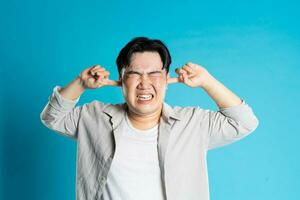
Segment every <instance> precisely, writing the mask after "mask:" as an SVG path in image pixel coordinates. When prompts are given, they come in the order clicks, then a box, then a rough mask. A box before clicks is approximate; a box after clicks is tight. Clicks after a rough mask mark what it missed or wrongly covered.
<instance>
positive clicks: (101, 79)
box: [79, 65, 121, 89]
mask: <svg viewBox="0 0 300 200" xmlns="http://www.w3.org/2000/svg"><path fill="white" fill-rule="evenodd" d="M109 74H110V73H109V71H106V70H105V68H104V67H102V66H101V65H94V66H92V67H89V68H87V69H85V70H83V71H82V72H81V73H80V74H79V78H80V81H81V84H82V86H83V87H84V88H89V89H95V88H100V87H102V86H105V85H111V86H121V82H120V81H114V80H110V79H109Z"/></svg>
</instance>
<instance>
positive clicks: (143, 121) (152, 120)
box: [127, 109, 162, 130]
mask: <svg viewBox="0 0 300 200" xmlns="http://www.w3.org/2000/svg"><path fill="white" fill-rule="evenodd" d="M161 112H162V111H161V110H160V111H158V112H155V113H153V114H150V115H138V114H136V113H134V112H132V111H130V110H129V109H128V112H127V113H128V118H129V120H130V122H131V124H132V125H133V127H134V128H137V129H140V130H147V129H150V128H153V127H154V126H156V125H157V124H158V123H159V119H160V116H161Z"/></svg>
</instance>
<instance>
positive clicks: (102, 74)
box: [95, 71, 110, 77]
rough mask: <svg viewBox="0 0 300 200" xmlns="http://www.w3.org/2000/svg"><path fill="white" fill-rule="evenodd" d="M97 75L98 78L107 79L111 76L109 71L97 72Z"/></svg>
mask: <svg viewBox="0 0 300 200" xmlns="http://www.w3.org/2000/svg"><path fill="white" fill-rule="evenodd" d="M95 74H96V75H97V76H103V77H107V76H109V74H110V73H109V72H108V71H96V72H95Z"/></svg>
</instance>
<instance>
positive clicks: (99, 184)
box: [40, 86, 258, 200]
mask: <svg viewBox="0 0 300 200" xmlns="http://www.w3.org/2000/svg"><path fill="white" fill-rule="evenodd" d="M59 88H60V86H55V87H54V89H53V93H52V95H51V96H50V97H49V102H48V103H47V104H46V106H45V108H44V109H43V111H42V112H41V115H40V117H41V121H42V122H43V124H44V125H45V126H47V127H48V128H50V129H52V130H54V131H56V132H58V133H60V134H63V135H65V136H69V137H71V138H73V139H76V140H77V168H76V170H77V171H76V199H77V200H91V199H93V200H100V199H101V196H102V192H103V187H104V185H105V184H106V178H107V174H108V171H109V168H110V165H111V162H112V159H113V156H114V151H115V138H116V137H119V135H120V132H121V128H120V126H119V125H120V124H121V122H122V120H124V119H125V109H126V104H125V103H123V104H116V105H114V104H105V103H102V102H100V101H98V100H94V101H92V102H90V103H86V104H84V105H82V106H76V104H77V102H78V101H79V98H80V97H78V99H76V100H73V101H72V100H68V99H65V98H63V97H62V96H61V95H60V93H59V92H58V89H59ZM257 126H258V120H257V118H256V116H255V115H254V113H253V112H252V109H251V107H250V106H249V105H248V104H247V103H245V101H244V100H243V103H242V104H241V105H238V106H233V107H230V108H225V109H221V110H219V111H217V112H216V111H211V110H206V109H201V108H199V107H177V106H176V107H173V108H172V107H171V106H169V105H168V104H166V103H164V105H163V112H162V117H161V119H160V123H159V134H158V144H157V148H158V158H159V164H160V169H161V178H162V182H163V186H164V195H165V197H166V199H168V200H208V199H209V184H208V174H207V163H206V162H207V161H206V156H207V150H210V149H213V148H216V147H220V146H224V145H226V144H230V143H233V142H235V141H237V140H239V139H241V138H243V137H245V136H247V135H248V134H250V133H251V132H253V131H254V130H255V129H256V127H257Z"/></svg>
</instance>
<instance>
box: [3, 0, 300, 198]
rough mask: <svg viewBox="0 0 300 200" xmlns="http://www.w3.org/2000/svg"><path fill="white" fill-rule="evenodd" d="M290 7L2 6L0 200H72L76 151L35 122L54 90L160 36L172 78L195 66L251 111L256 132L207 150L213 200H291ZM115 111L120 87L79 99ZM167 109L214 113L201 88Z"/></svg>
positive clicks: (294, 163)
mask: <svg viewBox="0 0 300 200" xmlns="http://www.w3.org/2000/svg"><path fill="white" fill-rule="evenodd" d="M299 5H300V4H299V3H297V1H295V2H293V1H276V0H272V1H271V0H260V1H258V0H253V1H196V0H185V1H178V2H175V1H174V2H173V1H172V2H171V1H153V0H152V1H110V2H108V1H100V0H98V1H96V0H93V1H74V0H73V1H70V0H69V1H67V0H44V1H38V0H29V1H17V0H9V1H4V0H1V4H0V22H1V26H0V56H1V57H0V68H1V98H0V103H1V107H0V109H1V115H0V122H1V135H0V136H1V138H0V142H1V143H0V158H1V159H0V169H1V171H0V172H1V174H0V199H1V200H2V199H3V200H17V199H22V200H27V199H28V200H53V199H64V200H65V199H75V176H76V142H75V141H74V140H72V139H69V138H67V137H64V136H61V135H59V134H57V133H55V132H53V131H51V130H49V129H47V128H46V127H45V126H43V124H42V123H41V121H40V113H41V111H42V109H43V108H44V106H45V105H46V103H47V101H48V97H49V96H50V95H51V93H52V90H53V88H54V86H56V85H61V86H65V85H66V84H68V83H69V82H70V81H72V80H73V79H74V78H75V76H76V75H77V74H79V73H80V72H81V71H82V70H83V69H85V68H86V67H89V66H91V65H93V64H101V65H103V66H104V67H106V68H107V69H108V70H110V72H111V78H112V79H117V70H116V64H115V59H116V56H117V55H118V53H119V50H120V49H121V48H122V47H123V46H124V45H125V44H126V43H127V42H128V41H129V40H130V39H132V38H133V37H136V36H147V37H150V38H157V39H161V40H163V41H164V42H165V44H166V45H167V46H168V47H169V49H170V52H171V55H172V59H173V62H172V64H171V68H170V69H171V71H172V75H174V74H175V73H174V69H175V68H176V67H180V66H182V65H183V64H185V63H186V62H188V61H191V62H194V63H197V64H200V65H203V66H204V67H205V68H207V69H208V70H209V72H210V73H211V74H213V75H214V76H215V77H216V78H217V79H218V80H219V81H221V82H222V83H223V84H224V85H226V86H227V87H228V88H230V89H231V90H232V91H234V92H235V93H236V94H237V95H239V96H240V97H241V98H243V99H244V100H245V101H246V102H247V103H248V104H249V105H251V106H252V108H253V110H254V112H255V113H256V115H257V117H258V118H259V121H260V125H259V127H258V128H257V129H256V131H255V132H253V134H251V135H249V136H248V137H246V138H245V139H243V140H241V141H239V142H237V143H234V144H232V145H228V146H226V147H223V148H219V149H215V150H212V151H209V153H208V171H209V184H210V193H211V199H212V200H254V199H255V200H265V199H272V200H283V199H284V200H285V199H300V193H299V188H300V181H299V178H300V160H299V148H298V147H299V146H300V143H299V141H300V128H299V124H300V117H299V115H300V112H299V111H300V110H299V107H298V106H299V102H300V95H299V91H300V90H299V88H300V80H299V75H300V73H299V72H300V54H299V53H300V29H299V27H300V23H299V21H300V20H299V19H300V18H299V17H300V15H299V14H298V13H299V12H298V11H299ZM94 99H98V100H101V101H103V102H111V103H117V102H122V101H123V97H122V94H121V90H120V88H116V87H105V88H100V89H97V90H89V91H87V92H85V93H84V94H83V95H82V96H81V98H80V102H79V103H78V105H82V104H83V103H88V102H90V101H92V100H94ZM166 101H167V102H168V103H169V104H171V105H179V106H200V107H202V108H206V109H212V110H217V106H216V105H215V103H214V102H213V101H212V100H211V99H210V98H209V96H208V95H207V94H206V93H205V92H204V91H202V90H201V89H193V88H189V87H187V86H184V85H183V84H173V85H170V86H169V89H168V93H167V97H166Z"/></svg>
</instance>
